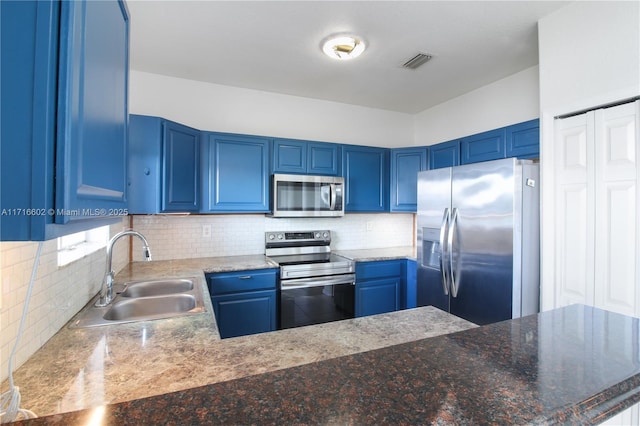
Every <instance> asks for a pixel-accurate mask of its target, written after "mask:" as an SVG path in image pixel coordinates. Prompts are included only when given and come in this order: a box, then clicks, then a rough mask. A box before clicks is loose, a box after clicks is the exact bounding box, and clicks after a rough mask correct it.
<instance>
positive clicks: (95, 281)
mask: <svg viewBox="0 0 640 426" xmlns="http://www.w3.org/2000/svg"><path fill="white" fill-rule="evenodd" d="M128 223H129V222H128V218H125V219H123V221H122V223H118V224H115V225H111V235H112V236H113V235H115V234H116V233H117V232H120V231H121V230H122V229H124V228H125V227H127V226H128ZM120 244H122V246H120ZM118 247H119V249H118V250H115V251H114V258H113V267H114V271H119V270H120V269H122V267H123V266H124V265H126V263H127V262H128V261H129V250H128V247H127V244H126V243H125V242H122V241H121V242H119V243H118ZM37 248H38V243H37V242H1V243H0V266H1V267H2V269H1V270H0V281H1V283H2V285H1V287H2V288H1V291H2V309H1V310H0V324H1V325H2V332H1V333H0V361H1V362H0V381H3V380H4V379H6V378H7V377H8V366H9V354H10V353H11V351H12V349H13V346H14V343H15V340H16V336H17V334H18V326H19V324H20V318H21V316H22V310H23V309H24V308H23V306H24V303H25V299H26V294H27V288H28V286H29V279H30V278H31V269H32V267H33V263H34V261H35V256H36V251H37ZM57 249H58V245H57V240H56V239H53V240H49V241H45V242H44V243H43V246H42V253H41V255H40V262H39V264H38V271H37V275H36V280H35V282H34V286H33V291H32V296H31V301H30V303H29V311H28V314H27V320H26V323H25V328H24V333H23V335H22V338H21V339H20V344H19V346H18V350H17V352H16V357H15V359H14V362H13V368H14V371H15V369H17V368H18V367H20V366H21V365H22V364H23V363H24V362H25V361H26V360H27V359H29V357H30V356H31V355H33V354H34V353H35V352H36V351H37V350H38V349H39V348H40V347H41V346H42V345H44V344H45V343H46V341H47V340H49V339H50V338H51V337H52V336H53V335H54V334H56V333H57V332H58V330H60V328H61V327H63V326H64V325H65V324H66V323H67V321H69V320H70V319H71V318H72V317H73V316H74V315H75V314H76V313H77V312H78V311H79V310H80V309H81V308H82V307H83V306H84V305H86V304H87V302H88V301H89V300H90V299H91V298H92V297H93V296H95V295H96V294H97V293H98V291H99V289H100V284H101V283H102V277H103V276H104V272H105V265H106V254H105V249H102V250H98V251H97V252H95V253H92V254H90V255H88V256H86V257H83V258H82V259H79V260H77V261H75V262H72V263H70V264H68V265H65V266H62V267H59V266H58V260H57V259H58V257H57ZM16 386H20V383H16ZM43 386H47V384H46V383H43Z"/></svg>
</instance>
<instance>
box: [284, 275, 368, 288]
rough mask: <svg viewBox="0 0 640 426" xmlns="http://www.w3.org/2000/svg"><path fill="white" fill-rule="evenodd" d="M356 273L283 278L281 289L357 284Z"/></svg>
mask: <svg viewBox="0 0 640 426" xmlns="http://www.w3.org/2000/svg"><path fill="white" fill-rule="evenodd" d="M355 283H356V276H355V274H346V275H339V276H332V277H312V278H297V279H294V280H282V281H280V289H281V290H293V289H296V288H309V287H323V286H326V285H340V284H351V285H355Z"/></svg>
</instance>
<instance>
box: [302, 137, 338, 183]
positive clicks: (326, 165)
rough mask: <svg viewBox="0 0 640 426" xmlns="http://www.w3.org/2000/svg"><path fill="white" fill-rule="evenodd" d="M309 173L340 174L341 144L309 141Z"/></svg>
mask: <svg viewBox="0 0 640 426" xmlns="http://www.w3.org/2000/svg"><path fill="white" fill-rule="evenodd" d="M307 173H308V174H310V175H328V176H338V175H339V174H340V145H337V144H334V143H325V142H309V143H308V145H307Z"/></svg>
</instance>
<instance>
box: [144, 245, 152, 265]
mask: <svg viewBox="0 0 640 426" xmlns="http://www.w3.org/2000/svg"><path fill="white" fill-rule="evenodd" d="M142 250H143V251H144V258H145V259H147V262H150V261H151V249H150V248H149V246H144V247H143V248H142Z"/></svg>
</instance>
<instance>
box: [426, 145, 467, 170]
mask: <svg viewBox="0 0 640 426" xmlns="http://www.w3.org/2000/svg"><path fill="white" fill-rule="evenodd" d="M459 165H460V141H459V140H455V141H449V142H442V143H439V144H437V145H432V146H430V147H429V169H430V170H431V169H440V168H443V167H453V166H459Z"/></svg>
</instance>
